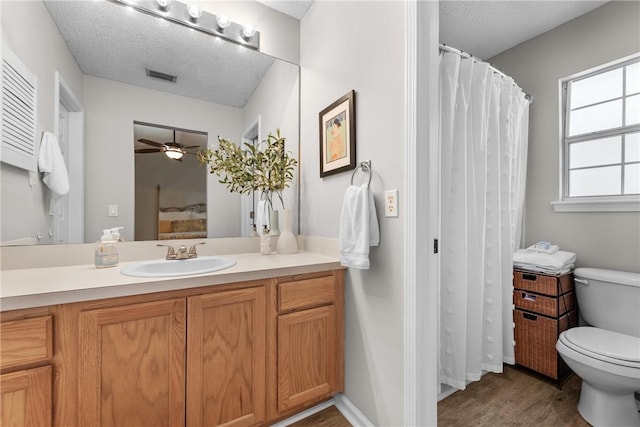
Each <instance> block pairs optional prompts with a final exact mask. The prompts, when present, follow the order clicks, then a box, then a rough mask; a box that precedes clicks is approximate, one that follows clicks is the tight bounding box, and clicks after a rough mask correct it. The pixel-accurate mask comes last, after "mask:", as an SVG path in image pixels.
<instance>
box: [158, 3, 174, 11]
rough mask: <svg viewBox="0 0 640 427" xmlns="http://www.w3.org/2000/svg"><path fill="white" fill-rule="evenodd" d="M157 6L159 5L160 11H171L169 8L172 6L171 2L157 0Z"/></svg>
mask: <svg viewBox="0 0 640 427" xmlns="http://www.w3.org/2000/svg"><path fill="white" fill-rule="evenodd" d="M156 4H157V5H158V9H160V10H164V11H166V10H169V6H171V0H156Z"/></svg>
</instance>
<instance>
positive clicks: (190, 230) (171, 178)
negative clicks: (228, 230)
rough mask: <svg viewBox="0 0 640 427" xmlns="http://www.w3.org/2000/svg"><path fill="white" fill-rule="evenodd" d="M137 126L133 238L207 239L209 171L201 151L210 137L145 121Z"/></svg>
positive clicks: (137, 123)
mask: <svg viewBox="0 0 640 427" xmlns="http://www.w3.org/2000/svg"><path fill="white" fill-rule="evenodd" d="M133 128H134V132H133V136H134V141H133V149H134V152H135V156H134V157H135V214H134V227H135V229H134V233H133V234H134V238H135V240H137V241H139V240H169V239H195V238H206V237H207V170H206V168H205V167H202V166H201V165H200V162H199V160H198V156H197V153H198V151H200V150H205V149H206V147H207V139H208V136H207V133H206V132H200V131H196V130H189V129H182V128H175V127H170V126H165V125H157V124H150V123H143V122H134V125H133ZM174 132H175V133H174ZM177 153H179V154H177ZM180 154H181V156H180ZM169 156H173V157H179V158H178V159H174V158H172V157H169Z"/></svg>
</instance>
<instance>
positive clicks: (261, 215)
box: [256, 200, 271, 234]
mask: <svg viewBox="0 0 640 427" xmlns="http://www.w3.org/2000/svg"><path fill="white" fill-rule="evenodd" d="M265 227H266V229H267V230H271V215H270V212H269V202H267V201H266V200H260V201H259V202H258V206H257V208H256V228H257V230H256V231H257V232H258V234H262V231H263V230H264V228H265Z"/></svg>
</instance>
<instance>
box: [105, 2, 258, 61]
mask: <svg viewBox="0 0 640 427" xmlns="http://www.w3.org/2000/svg"><path fill="white" fill-rule="evenodd" d="M109 1H111V2H113V3H117V4H120V5H122V6H127V7H131V8H133V9H135V10H137V11H139V12H142V13H146V14H148V15H152V16H157V17H159V18H164V19H166V20H168V21H172V22H175V23H176V24H180V25H184V26H185V27H188V28H193V29H194V30H198V31H201V32H203V33H206V34H209V35H212V36H215V37H220V38H222V39H224V40H227V41H230V42H232V43H236V44H239V45H241V46H244V47H247V48H249V49H253V50H257V51H260V32H259V31H255V30H254V31H253V32H247V31H245V26H242V25H240V24H238V23H236V22H233V21H228V22H229V23H228V25H227V26H226V27H224V28H223V27H221V26H220V25H219V24H218V19H217V17H216V15H214V14H212V13H208V12H206V11H202V14H201V15H200V16H198V18H194V17H193V16H190V15H189V10H188V8H187V5H186V4H185V3H181V2H179V1H175V0H173V1H171V2H167V5H166V6H165V7H160V6H159V3H158V2H157V1H155V0H153V1H150V0H109ZM163 4H164V3H163ZM223 22H224V23H225V24H226V21H224V20H223Z"/></svg>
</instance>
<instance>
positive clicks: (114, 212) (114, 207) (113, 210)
mask: <svg viewBox="0 0 640 427" xmlns="http://www.w3.org/2000/svg"><path fill="white" fill-rule="evenodd" d="M109 216H118V205H109Z"/></svg>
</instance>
